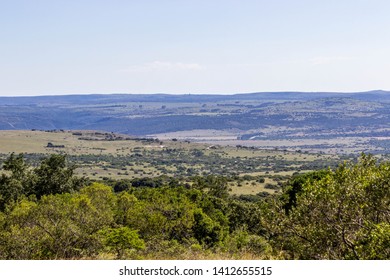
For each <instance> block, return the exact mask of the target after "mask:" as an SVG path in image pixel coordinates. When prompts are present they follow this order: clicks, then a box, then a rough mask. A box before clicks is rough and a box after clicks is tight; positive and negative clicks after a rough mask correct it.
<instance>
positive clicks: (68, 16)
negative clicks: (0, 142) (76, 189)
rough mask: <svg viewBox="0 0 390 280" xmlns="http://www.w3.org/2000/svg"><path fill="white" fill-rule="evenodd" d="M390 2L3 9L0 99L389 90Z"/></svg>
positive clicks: (218, 0) (4, 5) (136, 2)
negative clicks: (90, 95)
mask: <svg viewBox="0 0 390 280" xmlns="http://www.w3.org/2000/svg"><path fill="white" fill-rule="evenodd" d="M389 13H390V1H387V0H338V1H336V0H327V1H322V0H321V1H320V0H311V1H309V0H289V1H288V0H272V1H271V0H208V1H205V0H196V1H195V0H192V1H189V0H187V1H186V0H180V1H179V0H127V1H125V0H110V1H109V0H105V1H103V0H93V1H92V0H67V1H65V0H62V1H57V0H34V1H33V0H25V1H23V0H9V1H4V0H0V38H1V39H0V95H1V96H18V95H46V94H78V93H157V92H165V93H239V92H258V91H284V90H288V91H344V92H352V91H365V90H372V89H384V90H389V89H390V17H389Z"/></svg>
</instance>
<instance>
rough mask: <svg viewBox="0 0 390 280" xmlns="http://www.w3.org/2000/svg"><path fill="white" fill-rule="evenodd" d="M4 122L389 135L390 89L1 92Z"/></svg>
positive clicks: (13, 125) (134, 131) (291, 135)
mask: <svg viewBox="0 0 390 280" xmlns="http://www.w3.org/2000/svg"><path fill="white" fill-rule="evenodd" d="M0 129H1V130H10V129H11V130H16V129H39V130H52V129H73V130H74V129H76V130H80V129H84V130H85V129H92V130H104V131H112V132H116V133H124V134H128V135H136V136H147V135H160V134H164V133H173V132H180V131H182V132H186V131H192V130H216V131H229V132H231V133H233V135H235V136H236V137H237V139H243V140H247V139H250V140H259V139H269V140H272V139H274V140H275V139H302V138H311V139H331V138H335V137H342V136H345V137H350V136H354V137H382V138H381V139H380V140H381V141H382V140H383V137H388V136H390V92H388V91H381V90H375V91H369V92H356V93H336V92H258V93H245V94H233V95H216V94H185V95H171V94H146V95H145V94H91V95H62V96H36V97H0ZM382 144H383V143H382V142H381V145H382ZM383 145H385V144H383ZM383 145H382V146H383ZM382 146H381V147H382ZM385 146H386V147H387V143H386V145H385ZM386 149H387V148H386Z"/></svg>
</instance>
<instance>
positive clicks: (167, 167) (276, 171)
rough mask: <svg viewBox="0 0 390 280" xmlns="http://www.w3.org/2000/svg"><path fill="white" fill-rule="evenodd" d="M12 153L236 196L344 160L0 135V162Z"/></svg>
mask: <svg viewBox="0 0 390 280" xmlns="http://www.w3.org/2000/svg"><path fill="white" fill-rule="evenodd" d="M11 153H23V154H25V156H26V158H27V159H28V160H30V161H34V160H35V161H36V160H38V159H39V158H42V157H44V156H46V155H49V154H53V153H58V154H67V155H68V157H69V160H70V161H71V162H72V163H74V164H76V166H77V169H76V172H77V174H79V175H81V176H86V177H89V178H90V179H92V180H107V179H116V180H117V179H130V180H131V179H134V178H142V177H158V176H163V175H166V176H170V177H176V178H181V179H182V180H185V178H189V177H191V176H206V175H221V176H227V177H230V178H231V180H230V181H229V189H230V192H231V193H232V194H236V195H240V194H245V195H249V194H257V193H261V192H268V193H274V192H275V191H276V189H273V188H272V187H271V188H270V185H277V184H278V182H282V181H284V180H285V179H286V178H287V177H288V176H291V175H292V174H293V173H295V172H307V171H310V170H316V169H321V168H327V167H328V166H334V164H335V163H337V162H340V159H341V158H340V156H339V155H325V154H320V153H317V154H311V153H307V152H298V151H287V150H275V149H259V148H255V147H245V146H233V145H211V144H207V143H193V142H190V141H178V140H176V139H170V140H168V139H165V140H159V139H146V138H143V139H137V138H130V137H129V136H127V135H121V134H114V133H107V132H100V131H63V130H55V131H36V130H35V131H21V130H18V131H17V130H8V131H0V159H2V160H4V159H5V158H6V157H7V156H8V155H10V154H11ZM261 178H264V182H263V180H261Z"/></svg>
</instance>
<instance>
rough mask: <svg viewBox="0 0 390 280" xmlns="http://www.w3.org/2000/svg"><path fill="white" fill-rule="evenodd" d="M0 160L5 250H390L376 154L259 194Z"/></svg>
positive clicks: (269, 255) (54, 162) (348, 254)
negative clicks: (102, 179)
mask: <svg viewBox="0 0 390 280" xmlns="http://www.w3.org/2000/svg"><path fill="white" fill-rule="evenodd" d="M2 167H3V169H4V172H3V174H2V175H1V178H0V198H1V200H0V208H1V212H0V258H2V259H124V258H126V259H215V258H216V259H389V258H390V249H389V248H390V226H389V222H390V209H389V204H390V186H389V183H388V182H389V181H390V164H389V163H387V162H382V163H378V162H377V161H376V160H375V159H374V158H373V157H371V156H366V155H362V156H361V157H360V159H359V161H358V162H357V163H355V164H352V163H343V164H341V165H340V166H339V167H338V168H336V169H335V170H331V169H325V170H323V171H316V172H311V173H306V174H303V175H296V176H294V177H292V178H291V179H289V180H288V181H287V182H286V183H284V184H283V187H282V190H281V191H280V192H279V193H277V194H273V195H268V196H266V197H262V198H260V199H256V200H251V199H245V197H244V198H239V197H236V196H231V195H230V194H229V192H228V181H227V180H226V178H225V177H223V176H215V175H209V176H199V177H194V178H193V179H192V182H191V184H189V183H187V184H185V183H182V182H180V181H179V180H176V179H175V178H173V177H171V178H169V177H168V178H167V179H166V180H165V181H164V180H163V181H158V178H145V179H144V180H139V179H138V180H134V181H131V182H126V181H115V180H110V181H107V182H106V183H98V182H89V180H87V179H85V178H80V177H77V176H75V173H74V171H75V169H74V166H72V165H69V163H68V162H67V160H66V157H65V156H64V155H57V154H53V155H50V156H46V157H44V158H42V159H41V160H40V162H39V163H38V164H36V165H34V166H31V165H30V164H28V163H26V161H25V159H24V156H23V155H15V154H11V155H10V156H9V157H8V158H7V159H6V160H4V162H3V166H2ZM153 183H154V184H153Z"/></svg>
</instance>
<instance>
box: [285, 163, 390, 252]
mask: <svg viewBox="0 0 390 280" xmlns="http://www.w3.org/2000/svg"><path fill="white" fill-rule="evenodd" d="M389 182H390V164H389V163H380V164H378V163H377V162H376V161H375V159H374V158H373V157H372V156H367V155H362V156H361V158H360V159H359V162H358V163H357V164H356V165H352V164H347V163H344V164H343V165H341V166H340V167H339V168H337V169H336V170H335V171H334V172H329V173H328V174H326V175H325V176H324V177H322V178H321V179H320V180H317V181H312V180H308V181H306V182H305V183H304V184H303V185H302V190H301V191H300V192H299V193H297V196H296V203H295V206H293V207H292V208H291V209H290V211H289V212H288V214H286V218H285V219H284V221H283V222H282V223H281V224H282V228H283V229H284V233H285V234H284V236H283V238H284V241H285V245H287V246H285V249H288V250H289V251H290V252H291V255H292V256H293V257H294V258H300V259H389V258H390V251H389V249H388V248H389V247H388V244H389V240H390V232H389V226H388V225H389V222H390V209H389V205H390V183H389ZM279 213H280V212H279Z"/></svg>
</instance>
